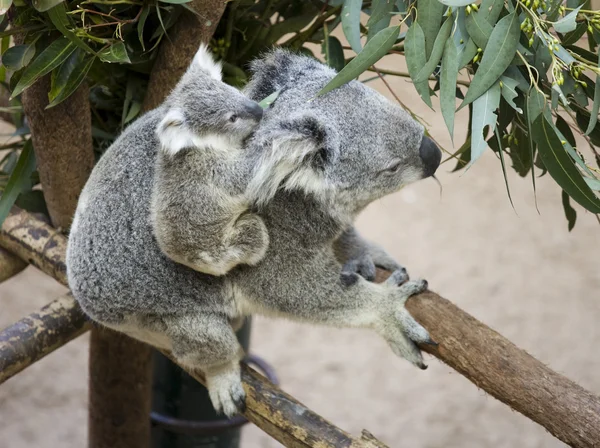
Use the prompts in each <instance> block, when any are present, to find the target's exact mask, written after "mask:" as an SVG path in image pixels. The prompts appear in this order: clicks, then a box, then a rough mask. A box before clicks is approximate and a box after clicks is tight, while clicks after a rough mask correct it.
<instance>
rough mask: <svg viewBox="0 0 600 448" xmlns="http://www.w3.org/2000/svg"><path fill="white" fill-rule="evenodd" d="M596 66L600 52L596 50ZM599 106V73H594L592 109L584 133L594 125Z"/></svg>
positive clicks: (587, 132) (590, 130)
mask: <svg viewBox="0 0 600 448" xmlns="http://www.w3.org/2000/svg"><path fill="white" fill-rule="evenodd" d="M598 66H599V67H600V52H598ZM599 108H600V74H597V75H596V86H595V87H594V103H593V104H592V111H591V112H590V122H589V124H588V127H587V130H586V131H585V135H590V133H591V132H592V131H593V130H594V128H595V127H596V122H597V121H598V109H599Z"/></svg>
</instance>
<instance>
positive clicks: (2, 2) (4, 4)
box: [0, 0, 12, 15]
mask: <svg viewBox="0 0 600 448" xmlns="http://www.w3.org/2000/svg"><path fill="white" fill-rule="evenodd" d="M11 5H12V0H0V15H4V14H6V12H7V11H8V8H10V6H11Z"/></svg>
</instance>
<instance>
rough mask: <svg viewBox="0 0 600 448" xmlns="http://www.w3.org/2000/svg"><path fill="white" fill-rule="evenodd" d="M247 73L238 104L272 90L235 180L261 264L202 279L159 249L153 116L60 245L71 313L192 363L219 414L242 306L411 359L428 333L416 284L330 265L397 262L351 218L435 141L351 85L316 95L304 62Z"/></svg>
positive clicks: (234, 374)
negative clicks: (258, 242)
mask: <svg viewBox="0 0 600 448" xmlns="http://www.w3.org/2000/svg"><path fill="white" fill-rule="evenodd" d="M252 70H253V72H254V77H253V79H252V82H251V83H250V85H249V86H248V88H247V91H246V94H247V95H248V96H249V97H250V98H251V99H253V100H259V99H262V98H264V97H266V96H268V95H269V94H271V93H273V92H274V91H276V90H281V93H280V95H279V97H278V99H277V100H276V101H275V103H274V104H273V105H272V106H271V108H270V109H269V110H268V111H266V113H265V115H264V117H263V121H262V123H261V125H260V126H259V128H258V130H257V131H256V133H255V135H254V137H253V138H252V140H251V141H250V142H249V143H248V145H247V147H246V150H247V153H248V157H249V162H248V165H247V166H249V167H254V171H252V170H251V169H248V170H246V169H241V170H240V178H239V182H236V188H239V189H240V192H242V191H244V190H245V189H246V187H248V188H247V191H248V193H249V194H251V196H252V197H254V199H255V201H256V204H257V209H258V213H259V214H260V216H261V217H262V218H263V220H264V222H265V224H266V227H267V229H268V232H269V237H270V243H269V247H268V249H267V253H266V254H265V257H264V259H263V260H262V261H261V262H260V263H258V264H257V265H256V266H238V267H236V268H234V269H233V270H232V271H230V272H229V273H228V274H227V275H226V276H223V277H212V276H209V275H205V274H202V273H199V272H196V271H193V270H191V269H189V268H187V267H185V266H183V265H179V264H176V263H174V262H172V261H171V260H169V259H168V258H167V257H165V256H164V255H163V254H162V252H161V251H160V250H159V248H158V246H157V244H156V241H155V240H154V238H153V235H152V227H151V224H150V222H149V219H148V217H149V203H150V196H151V192H152V177H153V169H154V160H155V158H156V151H157V142H156V137H154V129H155V127H156V124H157V123H158V120H159V117H160V112H156V111H153V112H150V113H148V114H146V115H145V116H144V117H142V118H141V119H140V120H138V121H137V122H136V123H134V124H133V125H132V126H134V127H135V128H134V130H135V132H129V133H127V135H126V136H125V135H124V136H122V137H121V139H124V138H125V140H122V141H118V142H117V143H118V144H117V143H115V145H114V146H113V147H112V148H111V149H109V150H108V151H107V153H106V154H105V155H104V156H103V157H102V159H101V160H100V162H99V163H98V165H97V167H96V168H95V170H94V172H93V173H92V176H91V177H90V180H89V182H88V184H87V185H86V187H85V189H84V191H83V193H82V197H81V199H80V204H79V206H78V210H77V214H76V218H75V223H74V225H73V230H72V232H71V237H70V240H69V248H68V254H67V268H68V275H69V284H70V286H71V288H72V290H73V293H74V295H75V297H76V299H77V300H78V301H79V303H80V304H81V306H82V308H83V309H84V311H85V312H86V313H87V314H89V315H90V316H91V317H92V318H93V319H95V320H96V321H99V322H101V323H103V324H105V325H106V326H108V327H112V328H115V329H118V330H121V331H125V332H126V333H128V334H130V335H131V336H133V337H136V338H138V339H141V340H144V341H147V342H149V343H151V344H154V345H157V346H159V347H164V348H168V349H170V350H172V352H173V354H174V355H175V357H176V358H177V359H178V361H179V362H180V363H182V364H184V365H186V366H189V367H192V368H200V369H202V370H203V371H204V372H205V373H206V377H207V385H208V389H209V393H210V396H211V400H212V402H213V405H214V406H215V408H216V409H217V410H221V411H223V412H224V413H225V414H227V415H233V414H234V413H236V411H238V410H239V409H242V407H243V405H244V400H245V395H244V390H243V388H242V385H241V381H240V370H239V359H240V353H241V350H240V346H239V344H238V342H237V340H236V338H235V334H234V331H233V328H232V326H231V322H232V321H234V320H238V319H239V318H241V317H244V316H247V315H249V314H253V313H259V314H265V315H271V316H282V317H288V318H291V319H295V320H301V321H307V322H314V323H323V324H328V325H335V326H340V327H366V328H371V329H374V330H375V331H376V332H378V333H379V334H380V335H381V336H382V337H383V338H384V339H386V341H387V342H388V343H389V345H390V346H391V348H392V350H393V351H394V352H395V353H396V354H398V355H400V356H403V357H405V358H406V359H408V360H409V361H410V362H412V363H414V364H416V365H417V366H419V367H421V368H425V367H426V366H425V364H424V363H423V360H422V356H421V353H420V351H419V349H418V347H417V345H416V343H419V342H425V343H428V342H429V343H430V342H432V341H431V340H430V338H429V335H428V333H427V331H426V330H425V329H424V328H423V327H421V326H420V325H419V324H418V323H417V322H416V321H415V320H414V319H413V318H412V317H411V316H410V314H409V313H408V312H407V311H406V309H405V308H404V303H405V302H406V300H407V299H408V298H409V297H410V296H411V295H414V294H416V293H418V292H421V291H423V290H424V289H426V287H427V283H426V282H425V281H423V280H418V281H407V274H406V271H405V270H404V269H398V270H396V271H395V272H394V273H393V274H392V276H391V277H390V278H389V280H387V281H386V282H385V283H383V284H374V283H371V282H369V281H367V280H365V279H364V278H362V277H361V276H359V275H357V274H356V273H352V272H351V271H350V270H349V269H346V270H345V271H344V274H343V275H340V274H341V272H342V264H343V263H345V262H347V261H349V262H350V263H349V266H355V265H357V264H358V265H364V264H365V263H364V261H365V259H368V258H369V256H373V258H374V260H373V262H374V263H375V264H383V265H384V266H387V267H398V266H397V264H396V263H395V262H393V260H391V259H390V258H389V257H388V256H386V255H385V254H384V253H383V252H382V251H380V250H378V249H376V248H373V247H372V246H370V245H368V244H367V243H365V242H364V241H363V240H362V239H361V238H360V237H359V236H358V235H357V234H356V232H354V230H353V229H352V222H353V219H354V218H355V216H356V215H357V214H358V213H359V212H360V210H362V209H363V208H364V207H366V206H367V205H368V204H369V203H370V202H372V201H373V200H375V199H377V198H380V197H382V196H385V195H387V194H389V193H392V192H394V191H397V190H398V189H399V188H401V187H402V186H403V185H406V184H408V183H410V182H414V181H416V180H419V179H422V178H425V177H428V176H430V175H432V174H433V173H434V171H435V170H436V168H437V167H438V165H439V162H440V158H441V154H440V152H439V149H437V147H436V146H435V145H434V144H433V143H432V142H431V140H430V139H428V138H427V137H424V136H423V128H422V127H421V126H420V125H419V124H417V123H416V122H415V121H413V120H412V119H411V118H410V116H409V115H408V114H407V113H406V112H404V111H403V110H402V109H400V108H399V107H397V106H395V105H392V104H391V103H389V102H388V101H387V100H386V99H385V98H384V97H383V96H381V95H380V94H378V93H377V92H375V91H373V90H371V89H369V88H367V87H366V86H364V85H363V84H361V83H359V82H351V83H349V84H347V85H345V86H343V87H341V88H339V89H336V90H334V91H332V92H330V93H328V94H326V95H323V96H321V97H316V95H317V93H318V92H319V90H320V89H321V88H322V87H323V86H324V85H325V84H326V83H327V82H328V81H330V80H331V79H332V78H333V77H334V76H335V72H334V71H333V70H332V69H330V68H328V67H327V66H325V65H323V64H321V63H319V62H318V61H316V60H313V59H310V58H307V57H304V56H299V55H294V54H291V53H288V52H285V51H282V50H276V51H274V52H272V53H271V54H269V55H267V56H266V57H265V58H263V59H261V60H259V61H257V62H255V63H254V64H253V66H252ZM198 231H199V232H201V231H202V229H198ZM336 254H337V257H336ZM339 257H352V259H351V260H348V259H347V258H343V259H341V260H340V259H339ZM356 259H358V260H359V261H358V263H357V262H356ZM367 264H368V263H367Z"/></svg>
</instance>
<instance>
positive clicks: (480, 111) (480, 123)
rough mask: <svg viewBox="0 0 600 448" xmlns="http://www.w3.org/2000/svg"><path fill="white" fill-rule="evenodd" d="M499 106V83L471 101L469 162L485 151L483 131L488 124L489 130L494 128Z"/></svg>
mask: <svg viewBox="0 0 600 448" xmlns="http://www.w3.org/2000/svg"><path fill="white" fill-rule="evenodd" d="M498 106H500V85H499V84H498V83H496V84H495V85H493V86H492V87H491V88H490V89H489V90H488V91H487V92H485V93H484V94H483V95H481V96H480V97H479V98H477V99H476V100H475V101H474V102H473V119H472V124H471V162H470V163H469V165H472V164H473V163H475V162H476V161H477V159H479V157H480V156H481V154H483V152H484V151H485V148H486V147H487V143H486V141H485V139H484V138H483V131H484V128H485V127H486V126H489V130H490V131H492V132H493V131H494V129H496V120H497V118H498V116H497V115H496V113H495V111H496V109H498Z"/></svg>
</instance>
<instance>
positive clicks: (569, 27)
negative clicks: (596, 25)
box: [552, 6, 581, 33]
mask: <svg viewBox="0 0 600 448" xmlns="http://www.w3.org/2000/svg"><path fill="white" fill-rule="evenodd" d="M580 9H581V6H579V7H578V8H575V9H574V10H573V11H571V12H570V13H569V14H567V15H566V16H564V17H563V18H562V19H560V20H558V21H557V22H554V24H553V25H552V26H553V27H554V29H555V30H556V31H557V32H559V33H569V32H571V31H573V30H575V28H577V22H575V19H577V14H579V10H580Z"/></svg>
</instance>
